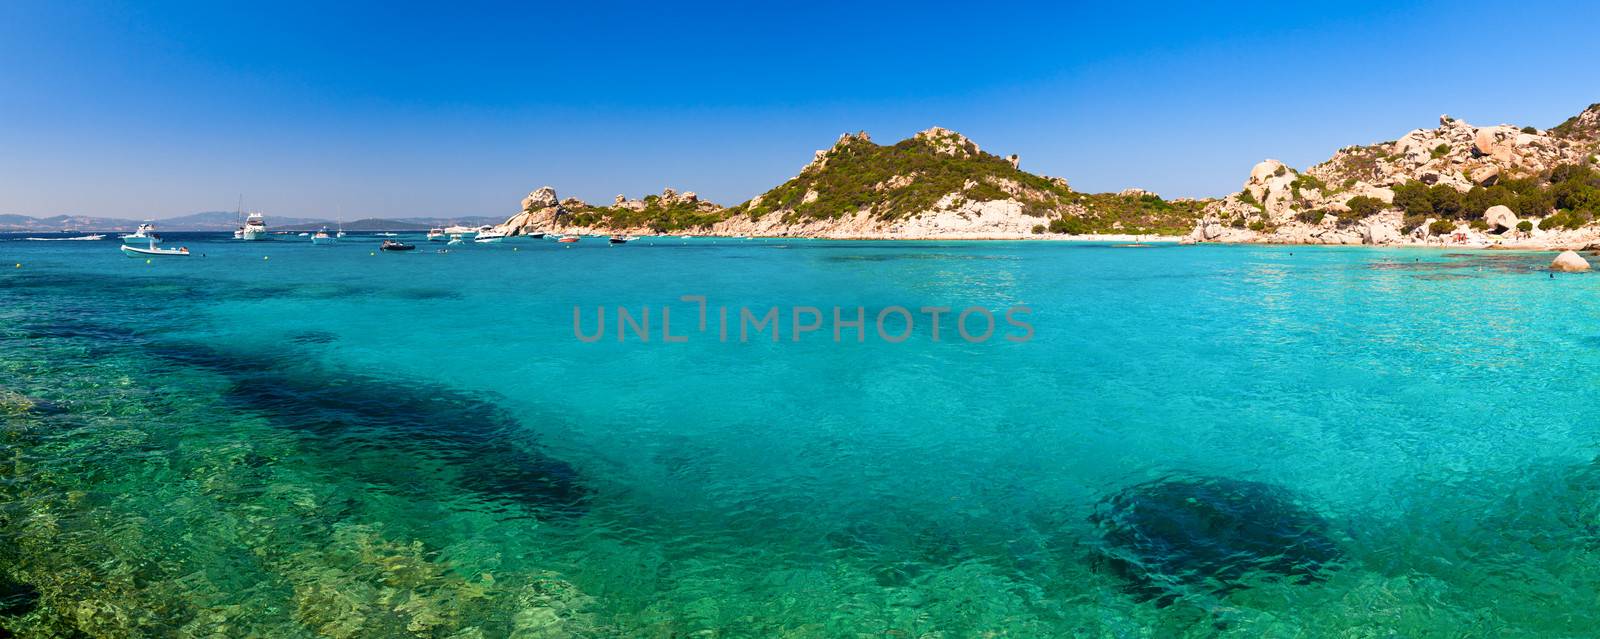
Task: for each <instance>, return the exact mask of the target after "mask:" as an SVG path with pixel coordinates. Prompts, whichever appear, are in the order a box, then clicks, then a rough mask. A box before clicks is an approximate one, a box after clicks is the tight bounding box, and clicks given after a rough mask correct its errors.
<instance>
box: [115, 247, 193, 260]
mask: <svg viewBox="0 0 1600 639" xmlns="http://www.w3.org/2000/svg"><path fill="white" fill-rule="evenodd" d="M121 248H122V252H123V253H124V254H126V255H127V256H128V257H155V256H160V257H188V256H189V250H188V249H159V248H134V247H132V246H128V245H126V244H124V245H122V247H121Z"/></svg>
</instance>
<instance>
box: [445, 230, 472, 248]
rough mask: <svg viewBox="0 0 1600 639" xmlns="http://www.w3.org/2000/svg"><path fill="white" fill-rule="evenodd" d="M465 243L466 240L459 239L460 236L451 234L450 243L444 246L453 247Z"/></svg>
mask: <svg viewBox="0 0 1600 639" xmlns="http://www.w3.org/2000/svg"><path fill="white" fill-rule="evenodd" d="M466 242H467V241H466V240H463V239H461V234H460V233H453V234H451V235H450V241H449V242H446V243H445V245H446V246H454V245H457V244H465V243H466Z"/></svg>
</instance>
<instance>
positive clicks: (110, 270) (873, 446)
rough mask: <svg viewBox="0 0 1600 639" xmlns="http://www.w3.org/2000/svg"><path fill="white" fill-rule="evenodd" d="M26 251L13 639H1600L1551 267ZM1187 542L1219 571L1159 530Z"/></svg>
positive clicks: (1587, 415) (1089, 253) (1592, 344)
mask: <svg viewBox="0 0 1600 639" xmlns="http://www.w3.org/2000/svg"><path fill="white" fill-rule="evenodd" d="M18 237H20V236H4V237H0V266H5V267H6V268H4V269H0V394H3V395H0V420H3V421H0V424H3V425H4V430H3V431H0V560H3V561H0V628H4V629H6V630H8V631H11V632H14V633H16V634H17V635H18V636H63V637H65V636H84V635H87V636H217V637H235V636H252V635H253V636H273V637H311V636H333V637H388V636H402V637H408V636H420V637H506V636H511V637H547V636H599V637H604V636H653V637H675V636H704V637H773V636H786V637H844V636H874V637H972V636H1019V637H1040V636H1090V637H1098V636H1106V637H1141V636H1153V637H1166V636H1193V637H1210V636H1223V637H1261V636H1326V635H1334V634H1339V635H1344V636H1390V635H1391V634H1399V635H1401V636H1451V637H1457V636H1553V637H1570V636H1586V635H1589V634H1591V633H1592V632H1593V629H1594V628H1597V627H1600V605H1596V604H1597V603H1600V601H1597V599H1596V596H1595V593H1596V592H1597V591H1600V492H1597V491H1600V462H1597V461H1596V451H1597V448H1600V425H1597V423H1596V420H1595V417H1596V408H1595V406H1597V402H1596V400H1597V399H1600V385H1597V384H1596V382H1597V381H1600V379H1597V378H1600V366H1597V365H1596V364H1595V362H1596V357H1595V355H1596V353H1597V352H1600V305H1597V304H1596V303H1595V301H1596V298H1597V295H1596V291H1597V290H1600V279H1596V278H1595V277H1593V276H1588V275H1560V276H1558V277H1555V278H1551V277H1550V276H1549V274H1548V273H1547V272H1545V271H1544V270H1543V266H1544V265H1545V264H1547V263H1548V261H1549V258H1550V256H1549V255H1540V254H1514V253H1446V252H1439V251H1424V250H1379V249H1365V248H1312V247H1259V246H1196V247H1175V246H1163V247H1157V248H1147V249H1126V248H1118V247H1113V246H1109V245H1094V244H1064V243H1048V242H1021V243H1006V242H949V243H943V242H827V241H804V240H747V241H737V240H710V239H692V240H680V239H676V238H674V239H671V240H666V239H660V240H641V241H639V242H635V243H632V244H628V245H625V246H618V247H611V246H607V245H606V244H604V243H603V240H599V239H595V238H585V239H584V241H583V242H580V243H579V244H577V245H576V246H571V247H568V246H564V245H557V244H555V243H553V242H541V241H525V242H523V243H505V244H499V245H468V246H464V247H455V250H452V251H450V252H449V253H437V252H435V249H437V248H439V246H440V245H438V244H428V243H425V242H420V241H418V242H417V243H418V244H419V245H420V248H419V250H418V251H415V252H413V253H410V254H384V253H377V252H376V246H377V238H370V237H369V238H348V240H347V241H346V242H345V243H343V244H341V245H338V246H333V247H313V246H311V245H309V243H307V242H305V241H304V240H299V241H291V240H288V239H283V240H280V241H273V242H263V243H256V244H244V243H237V242H232V241H228V240H223V239H221V238H216V237H211V236H192V237H176V238H172V239H170V240H169V242H168V244H171V245H177V244H185V245H187V246H189V247H190V248H191V250H193V251H194V252H195V253H197V255H196V256H194V257H191V258H167V259H159V258H158V259H155V260H151V261H150V262H149V263H146V261H145V260H142V259H140V260H134V259H128V258H126V257H123V256H122V255H121V254H120V253H118V252H117V251H116V249H115V243H114V242H32V241H23V240H20V239H17V238H18ZM410 239H412V240H420V237H419V238H410ZM200 253H203V254H204V256H203V257H202V256H200V255H198V254H200ZM264 258H267V259H264ZM14 263H20V264H22V266H21V267H20V268H14V267H13V264H14ZM683 295H704V296H706V298H707V301H708V304H709V305H710V306H711V308H712V309H713V310H712V313H713V315H712V318H711V323H710V326H709V330H708V331H707V332H704V333H702V332H699V331H698V330H696V328H697V327H696V326H695V322H696V321H697V319H698V315H697V313H698V309H697V307H696V305H695V304H693V303H690V302H683V301H680V300H679V297H680V296H683ZM895 305H899V306H904V307H907V308H909V309H912V310H915V309H918V308H919V307H923V306H948V307H952V308H954V309H958V310H959V309H962V308H966V307H969V306H981V307H984V308H987V309H991V310H993V311H994V312H996V313H997V314H1001V313H1003V312H1004V310H1005V309H1007V308H1010V307H1013V306H1019V305H1021V306H1026V307H1028V308H1029V309H1031V313H1029V314H1027V315H1026V316H1025V318H1026V321H1027V323H1029V324H1031V325H1032V327H1033V330H1034V333H1033V335H1032V338H1031V339H1029V340H1027V341H1021V342H1014V341H1009V340H1005V339H1003V337H1004V336H1006V335H1013V334H1015V333H1016V331H1014V330H1011V328H1010V327H1008V326H1007V325H1006V324H1005V322H1004V319H1003V318H1001V319H1000V320H999V328H998V329H997V331H996V334H995V337H994V338H992V339H990V340H989V341H985V342H982V343H969V342H967V341H966V340H963V339H960V338H959V337H956V333H955V329H956V327H955V324H954V318H953V317H945V318H944V320H943V322H942V323H941V331H942V336H941V339H940V340H939V341H937V342H935V341H933V339H932V335H931V326H929V325H928V324H927V323H926V322H923V321H918V322H917V323H916V324H915V325H914V328H913V334H912V337H911V338H910V339H907V340H906V341H905V342H902V343H889V342H886V341H884V340H882V339H879V338H878V337H877V335H876V334H875V333H872V332H870V331H871V318H872V317H874V316H875V315H876V313H877V312H878V311H880V310H882V309H884V308H887V307H890V306H895ZM646 306H649V307H652V309H653V310H652V313H654V317H653V319H654V320H655V321H656V322H657V324H654V325H653V330H654V334H653V336H652V339H651V340H650V341H649V342H641V341H640V340H638V339H637V338H636V336H635V335H634V334H632V333H630V334H629V335H628V338H629V339H626V340H625V341H621V342H619V341H617V340H616V334H615V331H614V330H610V331H608V332H607V333H606V336H605V339H602V340H600V341H598V342H594V343H585V342H583V341H580V340H579V339H577V338H576V337H575V336H574V327H573V313H574V311H573V309H574V307H577V308H578V309H579V312H580V317H581V319H582V321H583V322H584V324H583V328H584V330H585V331H592V330H593V328H594V323H593V322H594V317H595V313H596V311H597V309H599V308H601V307H605V308H606V309H607V319H608V321H615V310H616V309H617V308H618V307H625V308H628V309H630V311H631V312H633V313H635V314H637V313H638V312H639V311H641V309H643V308H644V307H646ZM663 306H671V307H672V326H673V330H672V332H673V334H682V335H685V336H686V337H687V341H685V342H681V343H665V342H663V341H662V340H661V339H660V332H659V331H660V327H659V321H660V315H659V313H660V310H661V308H662V307H663ZM719 306H727V307H730V308H733V309H737V308H740V307H747V308H750V309H752V311H755V312H758V313H759V312H764V311H765V309H767V308H769V307H774V306H776V307H779V308H780V309H781V312H783V313H788V312H790V310H791V309H793V308H794V307H801V306H812V307H817V308H819V309H823V311H824V313H825V314H826V313H827V312H828V311H829V310H831V308H832V307H834V306H840V307H844V308H845V309H846V312H847V317H853V315H854V312H855V311H854V309H855V308H856V307H858V306H859V307H864V308H865V309H866V311H865V312H866V313H867V317H868V318H869V324H868V326H869V335H868V339H866V340H865V341H864V342H856V341H854V339H853V332H851V331H852V330H853V329H848V330H846V331H845V332H844V335H845V336H846V339H845V340H843V341H842V342H840V343H835V342H834V341H833V340H832V336H831V321H825V322H824V327H823V329H822V330H820V331H817V332H815V333H808V334H805V335H803V336H802V338H801V339H800V340H799V341H793V340H792V339H791V336H790V334H789V330H788V329H789V328H790V327H789V326H788V322H789V319H790V318H789V316H788V315H784V316H783V317H782V319H781V322H782V324H783V326H782V330H783V334H782V337H781V339H780V341H777V342H773V341H770V340H769V339H766V338H765V336H764V335H763V336H758V338H757V339H752V340H750V341H748V342H740V341H739V340H738V339H737V328H735V329H734V331H733V333H734V335H733V337H732V338H731V339H730V340H728V341H722V340H720V339H718V338H717V335H716V319H715V308H717V307H719ZM735 312H736V311H735ZM828 319H829V320H831V317H830V318H828ZM918 319H919V320H922V319H924V316H920V315H919V316H918ZM735 326H737V325H736V324H735ZM610 328H611V329H615V326H614V325H613V326H611V327H610ZM1197 487H1204V488H1197ZM1230 500H1231V501H1230ZM1124 507H1126V509H1124ZM1191 507H1193V508H1195V509H1197V510H1191ZM1213 507H1215V509H1217V510H1220V511H1226V512H1230V513H1233V514H1231V515H1217V516H1218V517H1222V518H1223V519H1224V520H1226V522H1231V523H1233V524H1239V525H1237V526H1234V527H1232V528H1229V527H1227V526H1220V525H1216V522H1215V521H1212V520H1207V521H1211V524H1210V525H1207V524H1206V523H1205V522H1202V523H1200V524H1196V525H1195V526H1193V527H1190V528H1186V529H1185V532H1183V533H1174V532H1172V530H1171V529H1170V528H1169V527H1168V524H1171V521H1172V520H1169V519H1162V517H1165V516H1168V515H1171V516H1172V517H1174V518H1176V519H1182V518H1184V517H1190V516H1197V517H1202V518H1203V517H1205V516H1207V515H1203V514H1196V513H1202V512H1211V511H1209V510H1204V509H1205V508H1213ZM1152 512H1159V513H1166V514H1162V515H1148V513H1152ZM1174 512H1176V513H1177V514H1176V515H1173V514H1172V513H1174ZM1147 515H1148V516H1147ZM1148 517H1154V519H1150V518H1148ZM1227 517H1233V519H1227ZM1133 538H1136V539H1139V540H1150V539H1155V540H1156V541H1158V542H1161V543H1157V544H1156V546H1158V548H1156V550H1157V551H1159V552H1156V553H1155V554H1154V555H1152V554H1150V553H1149V552H1146V554H1143V555H1141V554H1139V553H1140V552H1141V551H1150V548H1149V547H1148V546H1146V547H1141V548H1138V549H1133V550H1130V548H1129V547H1128V546H1127V545H1126V544H1127V541H1128V539H1133ZM1174 540H1176V542H1174ZM1162 544H1165V545H1162ZM1213 550H1215V551H1216V552H1212V551H1213ZM1130 553H1132V554H1133V559H1134V560H1136V561H1135V564H1137V565H1135V566H1134V567H1132V568H1130V567H1129V564H1128V563H1127V561H1126V560H1128V559H1129V557H1130ZM1308 553H1310V554H1313V555H1315V558H1316V561H1310V562H1309V563H1308V561H1306V560H1304V559H1305V557H1306V556H1307V554H1308ZM1297 558H1298V560H1300V561H1298V563H1296V562H1295V561H1291V560H1296V559H1297ZM1289 564H1294V565H1293V567H1291V566H1290V565H1289ZM1155 573H1160V574H1155ZM7 591H10V592H15V593H20V594H18V595H17V596H15V597H12V598H11V599H10V600H9V601H12V602H14V603H13V604H5V603H4V601H6V594H5V593H6V592H7ZM74 633H80V634H76V635H75V634H74ZM0 634H3V633H0Z"/></svg>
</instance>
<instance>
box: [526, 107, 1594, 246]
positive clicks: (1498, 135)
mask: <svg viewBox="0 0 1600 639" xmlns="http://www.w3.org/2000/svg"><path fill="white" fill-rule="evenodd" d="M1597 165H1600V104H1596V105H1591V106H1590V107H1589V108H1587V109H1586V110H1584V111H1583V112H1581V113H1580V114H1578V115H1577V116H1574V117H1573V118H1570V119H1568V120H1567V121H1566V122H1563V123H1562V124H1560V125H1558V126H1556V127H1552V128H1550V129H1536V128H1534V127H1527V126H1524V127H1516V126H1513V125H1508V124H1502V125H1494V126H1481V127H1480V126H1473V125H1471V124H1468V123H1466V122H1464V121H1461V120H1458V119H1455V118H1452V117H1450V116H1441V117H1440V119H1439V125H1438V126H1437V127H1435V128H1432V129H1416V130H1413V131H1411V132H1409V133H1407V134H1405V135H1404V136H1402V137H1400V138H1399V139H1397V140H1394V141H1390V142H1381V143H1378V144H1373V145H1367V146H1350V147H1345V148H1343V149H1340V150H1339V151H1338V152H1336V153H1335V154H1334V155H1333V157H1331V158H1330V159H1328V160H1327V161H1325V162H1322V163H1320V164H1317V165H1315V166H1312V167H1310V168H1308V169H1306V170H1304V171H1301V170H1297V169H1294V168H1292V167H1289V166H1287V165H1285V164H1284V163H1282V162H1279V161H1277V160H1265V161H1262V162H1260V163H1258V164H1256V165H1255V166H1254V167H1252V169H1251V170H1250V173H1249V175H1248V177H1247V178H1246V179H1245V180H1244V182H1243V184H1242V186H1241V188H1240V190H1239V191H1238V192H1235V193H1232V194H1230V195H1228V196H1226V197H1223V198H1216V199H1203V200H1195V199H1187V198H1179V199H1174V200H1171V201H1167V200H1163V199H1161V198H1160V197H1159V196H1158V195H1156V194H1154V193H1149V192H1147V191H1143V190H1140V189H1127V190H1124V191H1122V192H1119V193H1114V194H1112V193H1105V194H1085V193H1079V192H1077V191H1074V190H1072V189H1071V187H1070V186H1069V185H1068V184H1067V181H1066V180H1065V179H1062V178H1059V177H1046V176H1038V175H1033V174H1030V173H1026V172H1025V171H1022V169H1021V160H1020V158H1018V157H1017V156H1016V155H1008V156H1004V157H1000V156H996V155H992V154H988V153H985V152H983V151H982V150H981V149H980V148H979V147H978V145H977V144H976V143H974V142H972V141H971V140H969V139H967V138H966V137H964V136H962V135H960V134H959V133H956V132H953V131H949V130H947V129H942V128H938V127H934V128H931V129H928V130H926V131H922V132H920V133H918V134H916V135H915V136H913V137H912V138H908V139H907V140H903V141H901V142H899V143H897V144H895V145H891V146H879V145H877V144H876V143H874V142H872V140H871V137H870V136H868V135H867V134H866V133H865V132H861V133H847V134H844V135H842V136H840V138H839V140H838V141H837V142H836V143H835V144H834V146H833V147H832V148H830V149H824V150H819V151H817V152H816V153H815V154H814V155H813V157H812V160H811V162H809V163H808V164H806V165H805V166H804V167H802V169H801V170H800V172H799V174H797V175H796V176H795V177H794V178H791V179H790V180H789V181H787V182H785V183H784V184H782V185H779V186H778V187H774V188H773V189H771V190H769V191H767V192H766V193H763V194H761V195H758V196H756V197H754V198H752V199H751V200H749V201H747V202H744V203H741V204H737V205H733V206H722V205H719V204H716V203H713V202H708V201H705V200H702V199H700V198H699V197H698V196H697V195H696V194H695V193H693V192H679V191H676V190H674V189H670V188H669V189H665V190H664V191H662V193H660V194H659V195H650V196H646V197H643V198H640V199H630V198H627V197H625V196H622V195H618V196H616V198H615V200H614V201H613V202H611V203H610V204H607V205H594V204H590V203H587V202H584V201H582V200H579V199H577V198H567V199H561V198H559V197H558V196H557V194H556V190H555V189H554V188H553V187H549V186H546V187H542V188H539V189H536V190H535V191H533V192H532V193H529V194H528V196H527V197H526V198H524V199H523V200H522V207H521V212H520V213H518V214H516V215H513V216H511V217H510V218H509V219H507V220H506V222H505V223H504V224H502V225H501V226H500V229H501V230H503V231H504V232H506V233H507V234H508V235H513V236H515V235H523V234H530V233H559V234H629V235H647V234H653V235H663V234H671V235H678V234H690V235H697V236H726V237H796V238H822V239H863V240H1090V241H1114V242H1133V241H1140V240H1144V241H1167V242H1178V243H1180V244H1198V243H1207V242H1216V243H1259V244H1293V245H1308V244H1330V245H1370V246H1406V247H1423V248H1447V249H1507V250H1529V251H1546V250H1569V249H1571V250H1583V249H1591V250H1593V249H1600V219H1595V218H1597V217H1600V211H1589V210H1588V209H1589V208H1595V207H1597V206H1600V202H1594V203H1588V202H1589V200H1584V199H1583V198H1584V197H1591V199H1592V196H1585V195H1584V194H1582V193H1579V194H1577V195H1573V194H1572V193H1570V191H1572V190H1573V189H1574V188H1582V189H1589V191H1586V193H1600V190H1596V189H1600V184H1597V182H1600V170H1597V169H1596V166H1597ZM1575 172H1578V177H1576V178H1575V177H1572V176H1573V175H1574V174H1575ZM1558 179H1565V180H1567V181H1566V182H1562V183H1560V184H1557V180H1558ZM1574 185H1576V186H1574ZM1541 189H1542V190H1543V191H1544V192H1553V193H1556V195H1555V196H1548V197H1541V195H1543V194H1542V193H1541V192H1540V190H1541ZM1563 189H1565V190H1563ZM1419 194H1420V197H1421V198H1422V200H1421V201H1423V202H1424V204H1425V205H1426V206H1422V207H1419V206H1418V205H1416V202H1417V201H1418V196H1419ZM1429 197H1432V198H1433V200H1441V201H1443V202H1444V203H1443V204H1438V205H1437V206H1435V205H1433V204H1429V203H1428V198H1429ZM1552 197H1555V198H1560V197H1566V198H1567V200H1561V199H1552ZM1569 200H1570V201H1577V202H1579V204H1578V205H1576V207H1575V208H1576V209H1581V210H1571V209H1573V208H1574V205H1572V204H1570V203H1569V202H1568V201H1569ZM1563 204H1565V205H1566V207H1565V208H1563V207H1560V206H1558V205H1563ZM1435 208H1437V209H1438V212H1437V213H1434V209H1435Z"/></svg>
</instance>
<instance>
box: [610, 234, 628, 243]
mask: <svg viewBox="0 0 1600 639" xmlns="http://www.w3.org/2000/svg"><path fill="white" fill-rule="evenodd" d="M607 241H609V242H611V243H612V244H627V243H628V238H625V237H622V236H621V235H613V236H611V239H610V240H607Z"/></svg>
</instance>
